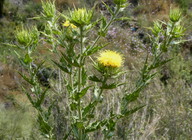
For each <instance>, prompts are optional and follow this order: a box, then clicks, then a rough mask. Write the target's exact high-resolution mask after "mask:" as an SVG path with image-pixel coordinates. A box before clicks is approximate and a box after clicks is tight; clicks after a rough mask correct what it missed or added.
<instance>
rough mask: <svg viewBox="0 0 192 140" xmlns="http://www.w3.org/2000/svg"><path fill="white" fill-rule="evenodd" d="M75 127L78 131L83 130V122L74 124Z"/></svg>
mask: <svg viewBox="0 0 192 140" xmlns="http://www.w3.org/2000/svg"><path fill="white" fill-rule="evenodd" d="M76 126H77V128H79V129H82V128H84V125H83V122H76Z"/></svg>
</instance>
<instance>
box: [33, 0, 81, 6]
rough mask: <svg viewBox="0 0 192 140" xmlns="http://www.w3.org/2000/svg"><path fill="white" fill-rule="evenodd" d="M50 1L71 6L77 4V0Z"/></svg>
mask: <svg viewBox="0 0 192 140" xmlns="http://www.w3.org/2000/svg"><path fill="white" fill-rule="evenodd" d="M33 1H34V2H39V3H40V2H41V1H42V0H33ZM43 1H47V0H43ZM50 1H55V2H56V4H57V5H62V4H67V5H69V6H73V5H78V4H79V0H50Z"/></svg>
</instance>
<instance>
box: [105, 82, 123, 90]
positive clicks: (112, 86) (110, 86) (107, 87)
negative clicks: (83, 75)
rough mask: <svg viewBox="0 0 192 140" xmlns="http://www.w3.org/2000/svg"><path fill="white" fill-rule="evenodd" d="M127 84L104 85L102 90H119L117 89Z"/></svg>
mask: <svg viewBox="0 0 192 140" xmlns="http://www.w3.org/2000/svg"><path fill="white" fill-rule="evenodd" d="M124 84H125V83H119V84H117V83H112V84H104V85H103V86H102V87H101V88H102V89H113V88H117V87H119V86H122V85H124Z"/></svg>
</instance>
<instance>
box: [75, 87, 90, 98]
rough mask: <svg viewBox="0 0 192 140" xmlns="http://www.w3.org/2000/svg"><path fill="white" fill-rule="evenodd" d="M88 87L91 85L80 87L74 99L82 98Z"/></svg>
mask: <svg viewBox="0 0 192 140" xmlns="http://www.w3.org/2000/svg"><path fill="white" fill-rule="evenodd" d="M90 87H92V86H88V87H86V88H84V89H82V90H81V92H78V93H76V95H75V100H79V99H80V98H82V97H83V96H84V95H85V94H86V93H87V91H88V89H89V88H90Z"/></svg>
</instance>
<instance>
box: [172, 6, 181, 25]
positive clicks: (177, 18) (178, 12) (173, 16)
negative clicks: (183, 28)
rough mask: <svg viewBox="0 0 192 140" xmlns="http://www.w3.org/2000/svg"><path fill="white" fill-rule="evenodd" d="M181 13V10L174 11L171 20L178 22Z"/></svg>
mask: <svg viewBox="0 0 192 140" xmlns="http://www.w3.org/2000/svg"><path fill="white" fill-rule="evenodd" d="M181 14H182V13H181V11H180V10H179V9H174V10H171V11H170V14H169V18H170V20H171V21H172V22H178V21H179V20H180V18H181Z"/></svg>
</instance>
